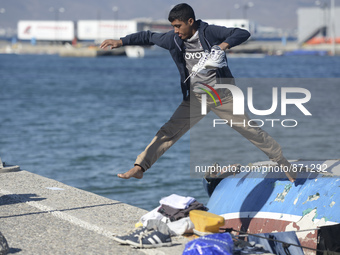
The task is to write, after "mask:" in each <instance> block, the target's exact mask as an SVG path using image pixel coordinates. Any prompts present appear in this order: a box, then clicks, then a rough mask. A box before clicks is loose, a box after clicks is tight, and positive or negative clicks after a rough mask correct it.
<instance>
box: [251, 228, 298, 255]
mask: <svg viewBox="0 0 340 255" xmlns="http://www.w3.org/2000/svg"><path fill="white" fill-rule="evenodd" d="M260 236H262V237H265V238H270V239H273V240H267V239H264V238H261V237H260ZM275 240H278V241H281V242H285V243H286V244H283V243H281V242H275ZM248 241H249V242H252V241H254V242H255V243H257V244H262V245H263V246H264V249H265V250H267V251H268V252H270V253H274V254H277V255H287V254H294V255H304V253H303V250H302V248H301V247H297V246H293V245H289V244H295V245H300V242H299V239H298V238H297V236H296V233H295V232H294V231H291V232H278V233H266V234H256V236H252V235H249V236H248Z"/></svg>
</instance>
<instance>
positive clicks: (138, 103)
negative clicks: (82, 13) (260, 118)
mask: <svg viewBox="0 0 340 255" xmlns="http://www.w3.org/2000/svg"><path fill="white" fill-rule="evenodd" d="M229 66H230V69H231V70H232V72H233V74H234V76H235V77H242V78H292V79H293V78H322V79H323V78H325V79H326V78H340V57H328V56H323V57H319V56H295V57H294V56H289V57H288V56H267V57H264V58H230V59H229ZM339 86H340V84H339ZM325 88H327V87H326V86H325ZM0 89H1V90H0V157H1V158H2V159H3V161H5V162H8V163H11V164H17V165H20V167H21V169H24V170H28V171H30V172H33V173H36V174H39V175H42V176H46V177H48V178H52V179H55V180H58V181H61V182H63V183H65V184H68V185H71V186H74V187H77V188H80V189H84V190H87V191H90V192H94V193H96V194H99V195H102V196H105V197H108V198H111V199H115V200H119V201H122V202H125V203H128V204H132V205H135V206H138V207H142V208H144V209H147V210H151V209H153V208H155V207H156V206H157V205H158V204H159V200H160V199H161V198H162V197H164V196H168V195H171V194H173V193H175V194H178V195H182V196H192V197H195V198H196V199H197V200H198V201H199V202H202V203H204V204H206V203H207V201H208V196H207V195H206V193H205V191H204V189H203V186H202V179H200V178H191V177H190V170H189V168H190V135H189V133H188V134H186V135H184V136H183V137H182V138H181V139H180V140H179V141H178V142H177V143H176V144H175V145H174V146H173V147H172V148H170V149H169V150H168V151H167V152H166V153H165V154H164V155H163V156H162V157H161V158H160V159H159V160H158V161H157V162H156V163H155V164H154V165H153V166H152V168H151V169H149V170H148V171H147V172H146V173H145V175H144V178H143V179H142V180H136V179H130V180H122V179H119V178H118V177H117V176H116V175H117V173H121V172H125V171H127V170H129V169H130V168H131V167H132V166H133V163H134V161H135V159H136V156H137V155H138V154H139V153H141V152H142V151H143V150H144V148H145V146H146V145H147V144H148V143H149V142H150V141H151V139H152V138H153V137H154V135H155V134H156V132H157V131H158V129H159V128H160V127H161V126H162V125H163V124H164V123H165V122H166V121H167V120H168V119H169V118H170V117H171V115H172V113H173V112H174V110H175V109H176V108H177V106H178V105H179V104H180V103H181V101H182V94H181V89H180V85H179V74H178V71H177V68H176V66H175V64H174V63H173V61H172V59H171V57H170V55H169V54H167V53H165V54H161V55H159V56H153V57H145V58H142V59H132V58H127V57H124V56H115V57H98V58H72V57H70V58H63V57H59V56H57V55H0ZM339 92H340V87H337V86H332V88H331V89H330V90H329V91H328V88H327V90H326V93H320V95H318V94H312V98H313V97H318V98H319V102H322V104H319V105H318V107H314V108H313V114H314V115H315V116H318V115H321V116H326V119H324V120H323V123H319V125H315V124H313V125H315V127H313V130H314V132H310V133H307V134H304V135H303V137H302V138H301V139H299V136H300V134H297V133H294V129H290V131H289V132H288V131H287V133H286V135H283V136H279V137H278V139H279V143H280V144H281V146H282V147H283V148H284V150H285V155H286V156H287V157H288V158H297V157H300V156H303V157H308V156H310V157H321V158H339V151H340V150H339V149H340V145H339V136H340V133H339V130H340V129H339V124H340V123H339V120H338V119H339V100H340V97H339V95H340V93H339ZM306 125H308V123H307V124H306ZM264 129H266V130H267V128H266V127H264ZM268 129H269V130H268V131H270V132H274V137H275V131H273V130H271V129H270V128H268ZM228 132H229V131H228ZM275 138H277V137H275ZM325 139H326V141H327V142H325ZM239 141H240V137H239V136H236V135H234V134H233V133H231V134H230V137H228V143H230V144H234V145H235V144H239ZM245 141H246V140H245ZM248 143H249V142H247V141H246V142H245V143H244V146H243V144H239V146H233V147H232V148H231V149H230V151H229V152H228V154H227V155H228V158H229V159H230V162H231V163H235V159H234V158H237V160H238V161H240V162H239V163H242V164H246V163H247V162H251V161H253V160H258V161H261V160H267V157H266V156H265V155H264V154H263V153H262V152H260V151H258V150H257V149H256V148H255V147H248ZM249 146H253V145H249ZM301 148H303V149H301ZM211 163H214V162H211ZM227 163H228V162H227ZM18 185H19V184H18ZM113 213H114V212H113Z"/></svg>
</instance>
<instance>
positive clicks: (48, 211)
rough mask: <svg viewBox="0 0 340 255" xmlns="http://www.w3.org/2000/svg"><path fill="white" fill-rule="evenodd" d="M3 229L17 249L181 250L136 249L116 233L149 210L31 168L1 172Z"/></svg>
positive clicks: (179, 242)
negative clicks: (43, 175) (34, 172)
mask: <svg viewBox="0 0 340 255" xmlns="http://www.w3.org/2000/svg"><path fill="white" fill-rule="evenodd" d="M0 183H1V185H0V231H1V233H2V234H3V235H4V237H5V238H6V239H7V242H8V245H9V248H10V253H9V254H11V253H13V254H14V253H15V254H172V255H175V254H182V251H183V250H184V245H185V243H186V242H188V241H189V240H187V239H186V238H184V237H175V238H173V246H171V247H162V248H157V249H135V248H132V247H130V246H128V245H120V244H118V243H117V242H115V241H114V240H113V239H112V238H113V236H114V235H121V234H125V233H126V232H128V231H129V230H131V229H133V228H134V225H135V223H136V222H138V220H139V218H140V217H141V216H142V215H144V214H145V213H146V211H145V210H143V209H140V208H138V207H134V206H131V205H128V204H124V203H122V202H120V201H116V200H111V199H108V198H104V197H101V196H98V195H96V194H93V193H91V192H87V191H83V190H80V189H77V188H74V187H70V186H68V185H65V184H63V183H60V182H58V181H55V180H52V179H48V178H45V177H42V176H39V175H37V174H33V173H30V172H28V171H19V172H6V173H0Z"/></svg>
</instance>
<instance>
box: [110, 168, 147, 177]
mask: <svg viewBox="0 0 340 255" xmlns="http://www.w3.org/2000/svg"><path fill="white" fill-rule="evenodd" d="M143 174H144V172H143V170H142V167H140V166H138V165H136V166H134V167H133V168H131V169H130V170H129V171H127V172H126V173H123V174H117V176H118V177H119V178H122V179H130V178H131V177H134V178H136V179H142V178H143Z"/></svg>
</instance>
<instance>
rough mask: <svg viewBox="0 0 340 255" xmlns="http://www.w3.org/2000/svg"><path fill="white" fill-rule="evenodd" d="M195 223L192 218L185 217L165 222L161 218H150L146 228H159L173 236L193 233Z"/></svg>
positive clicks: (158, 229) (160, 230)
mask: <svg viewBox="0 0 340 255" xmlns="http://www.w3.org/2000/svg"><path fill="white" fill-rule="evenodd" d="M194 227H195V226H194V224H193V223H192V222H191V220H190V218H189V217H187V218H183V219H180V220H178V221H174V222H169V223H167V224H166V223H164V222H162V221H160V220H148V222H147V225H146V228H147V229H149V230H151V229H154V230H157V231H159V232H161V233H163V234H170V235H171V236H179V235H183V234H186V233H193V229H194Z"/></svg>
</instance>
